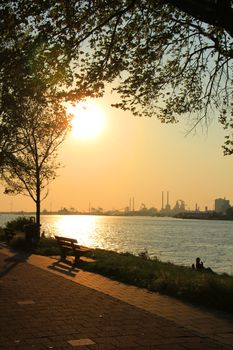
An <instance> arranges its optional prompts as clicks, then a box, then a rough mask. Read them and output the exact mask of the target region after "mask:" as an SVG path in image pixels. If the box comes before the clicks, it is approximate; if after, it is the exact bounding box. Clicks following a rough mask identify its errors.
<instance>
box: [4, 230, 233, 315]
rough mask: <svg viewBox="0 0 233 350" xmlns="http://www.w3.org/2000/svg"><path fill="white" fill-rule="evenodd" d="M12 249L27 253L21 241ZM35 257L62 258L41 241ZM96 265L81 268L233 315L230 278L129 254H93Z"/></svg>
mask: <svg viewBox="0 0 233 350" xmlns="http://www.w3.org/2000/svg"><path fill="white" fill-rule="evenodd" d="M11 247H12V248H13V249H22V250H25V249H27V247H26V246H25V241H24V239H23V238H22V237H18V238H16V239H13V240H12V242H11ZM33 253H34V254H40V255H59V249H58V247H57V244H56V241H55V240H54V239H51V238H50V239H48V238H42V239H41V240H40V242H39V244H38V246H37V248H35V249H34V250H33ZM93 258H94V260H93V261H90V262H89V261H88V262H87V261H82V262H81V263H80V267H81V268H83V269H84V270H87V271H92V272H95V273H99V274H102V275H104V276H107V277H109V278H111V279H114V280H117V281H121V282H124V283H126V284H131V285H135V286H138V287H142V288H146V289H148V290H150V291H154V292H160V293H162V294H166V295H169V296H172V297H175V298H179V299H181V300H184V301H189V302H191V303H194V304H197V305H203V306H206V307H212V308H215V309H220V310H225V311H228V312H233V277H232V276H229V275H227V274H221V275H220V274H215V273H213V274H212V273H208V272H199V271H195V270H192V269H191V268H189V267H182V266H177V265H174V264H172V263H164V262H161V261H159V260H157V259H150V258H149V257H148V255H147V254H146V253H145V252H143V253H141V254H140V256H135V255H133V254H129V253H116V252H112V251H106V250H100V249H95V250H93Z"/></svg>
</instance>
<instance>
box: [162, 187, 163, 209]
mask: <svg viewBox="0 0 233 350" xmlns="http://www.w3.org/2000/svg"><path fill="white" fill-rule="evenodd" d="M162 209H163V191H162Z"/></svg>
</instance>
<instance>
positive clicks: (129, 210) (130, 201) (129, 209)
mask: <svg viewBox="0 0 233 350" xmlns="http://www.w3.org/2000/svg"><path fill="white" fill-rule="evenodd" d="M129 211H131V198H130V199H129Z"/></svg>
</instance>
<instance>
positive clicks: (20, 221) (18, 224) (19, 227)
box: [6, 216, 32, 231]
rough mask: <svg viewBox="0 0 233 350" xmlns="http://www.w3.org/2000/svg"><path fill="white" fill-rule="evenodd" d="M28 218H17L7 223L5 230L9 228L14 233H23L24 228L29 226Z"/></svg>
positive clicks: (29, 220)
mask: <svg viewBox="0 0 233 350" xmlns="http://www.w3.org/2000/svg"><path fill="white" fill-rule="evenodd" d="M31 223H32V222H31V219H30V217H26V216H19V217H18V218H16V219H14V220H11V221H8V222H7V223H6V228H10V229H12V230H15V231H24V226H25V225H28V224H31Z"/></svg>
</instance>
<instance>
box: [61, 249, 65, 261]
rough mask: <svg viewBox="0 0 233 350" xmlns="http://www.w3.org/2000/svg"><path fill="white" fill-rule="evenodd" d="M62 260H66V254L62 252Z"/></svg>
mask: <svg viewBox="0 0 233 350" xmlns="http://www.w3.org/2000/svg"><path fill="white" fill-rule="evenodd" d="M61 260H66V252H65V251H64V250H61Z"/></svg>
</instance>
